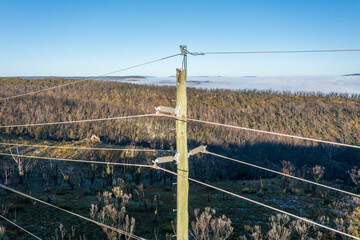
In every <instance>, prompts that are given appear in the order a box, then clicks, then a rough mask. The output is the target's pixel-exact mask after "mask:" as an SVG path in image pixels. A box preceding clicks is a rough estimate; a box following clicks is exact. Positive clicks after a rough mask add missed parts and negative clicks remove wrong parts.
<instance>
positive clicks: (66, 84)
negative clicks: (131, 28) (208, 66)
mask: <svg viewBox="0 0 360 240" xmlns="http://www.w3.org/2000/svg"><path fill="white" fill-rule="evenodd" d="M179 55H181V54H180V53H178V54H173V55H170V56H167V57H162V58H159V59H156V60H152V61H149V62H145V63H141V64H137V65H134V66H130V67H126V68H122V69H119V70H116V71H112V72H108V73H105V74H101V75H98V76H95V77H88V78H86V79H80V80H77V81H73V82H70V83H65V84H61V85H57V86H54V87H49V88H44V89H40V90H37V91H34V92H28V93H23V94H19V95H15V96H10V97H5V98H1V99H0V101H5V100H8V99H13V98H17V97H23V96H27V95H31V94H36V93H40V92H44V91H48V90H53V89H57V88H61V87H65V86H69V85H73V84H76V83H80V82H84V81H88V80H92V79H97V78H100V77H104V76H107V75H110V74H114V73H118V72H122V71H126V70H129V69H133V68H137V67H141V66H144V65H147V64H151V63H155V62H159V61H163V60H166V59H169V58H173V57H176V56H179Z"/></svg>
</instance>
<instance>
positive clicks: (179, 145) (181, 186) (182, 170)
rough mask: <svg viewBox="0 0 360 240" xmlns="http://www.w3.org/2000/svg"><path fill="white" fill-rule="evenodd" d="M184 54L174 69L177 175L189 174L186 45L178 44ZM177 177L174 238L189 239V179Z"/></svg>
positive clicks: (179, 239)
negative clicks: (179, 63)
mask: <svg viewBox="0 0 360 240" xmlns="http://www.w3.org/2000/svg"><path fill="white" fill-rule="evenodd" d="M180 48H181V51H182V54H183V55H184V66H183V69H176V87H177V95H176V107H177V111H178V113H177V116H178V119H176V149H177V153H178V165H177V173H178V175H181V176H184V177H188V176H189V162H188V148H187V130H186V125H187V124H186V118H187V97H186V46H180ZM181 176H178V177H177V218H176V221H177V222H176V239H177V240H189V212H188V205H189V204H188V201H189V180H188V179H187V178H184V177H181Z"/></svg>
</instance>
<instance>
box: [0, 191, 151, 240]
mask: <svg viewBox="0 0 360 240" xmlns="http://www.w3.org/2000/svg"><path fill="white" fill-rule="evenodd" d="M0 187H1V188H3V189H5V190H8V191H11V192H13V193H16V194H18V195H21V196H23V197H27V198H30V199H32V200H34V201H37V202H39V203H42V204H45V205H47V206H50V207H52V208H55V209H58V210H61V211H63V212H66V213H68V214H71V215H73V216H76V217H78V218H81V219H84V220H86V221H89V222H92V223H95V224H97V225H98V226H100V227H103V228H107V229H110V230H112V231H115V232H118V233H120V234H124V235H126V236H128V237H131V238H133V239H139V240H146V239H145V238H142V237H139V236H136V235H134V234H131V233H128V232H126V231H123V230H120V229H117V228H114V227H111V226H109V225H106V224H104V223H101V222H98V221H95V220H93V219H90V218H87V217H84V216H81V215H79V214H77V213H74V212H71V211H68V210H66V209H63V208H60V207H57V206H55V205H52V204H50V203H47V202H45V201H42V200H40V199H38V198H35V197H32V196H30V195H27V194H25V193H22V192H19V191H17V190H15V189H12V188H9V187H7V186H5V185H3V184H0Z"/></svg>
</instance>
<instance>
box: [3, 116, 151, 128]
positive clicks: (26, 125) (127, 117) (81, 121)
mask: <svg viewBox="0 0 360 240" xmlns="http://www.w3.org/2000/svg"><path fill="white" fill-rule="evenodd" d="M153 116H157V114H155V113H152V114H142V115H133V116H123V117H111V118H97V119H86V120H74V121H65V122H48V123H29V124H17V125H7V126H0V128H15V127H34V126H46V125H58V124H69V123H83V122H98V121H109V120H120V119H130V118H142V117H153Z"/></svg>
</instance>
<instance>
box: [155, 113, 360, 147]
mask: <svg viewBox="0 0 360 240" xmlns="http://www.w3.org/2000/svg"><path fill="white" fill-rule="evenodd" d="M162 116H167V117H173V118H176V117H175V116H169V115H165V114H162ZM187 120H188V121H192V122H199V123H206V124H210V125H215V126H220V127H228V128H234V129H240V130H245V131H251V132H257V133H265V134H271V135H275V136H281V137H288V138H294V139H301V140H306V141H312V142H318V143H326V144H331V145H336V146H341V147H350V148H357V149H360V146H357V145H350V144H346V143H338V142H331V141H325V140H320V139H315V138H307V137H301V136H295V135H290V134H284V133H276V132H270V131H264V130H258V129H252V128H246V127H240V126H234V125H229V124H223V123H216V122H210V121H205V120H198V119H192V118H187Z"/></svg>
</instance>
